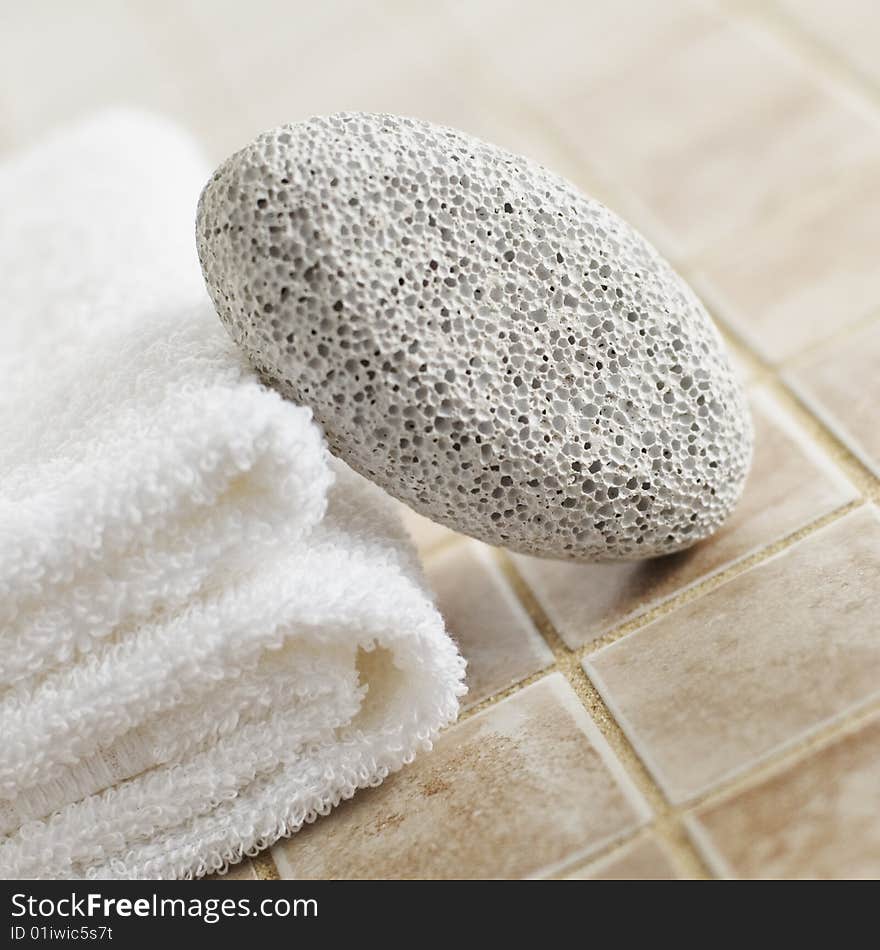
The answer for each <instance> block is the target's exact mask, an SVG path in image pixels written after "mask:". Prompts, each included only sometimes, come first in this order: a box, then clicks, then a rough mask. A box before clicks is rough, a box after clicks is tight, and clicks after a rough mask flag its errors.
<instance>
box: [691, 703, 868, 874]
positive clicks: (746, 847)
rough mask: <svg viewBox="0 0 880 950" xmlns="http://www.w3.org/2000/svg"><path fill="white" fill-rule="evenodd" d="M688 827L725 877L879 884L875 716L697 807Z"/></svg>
mask: <svg viewBox="0 0 880 950" xmlns="http://www.w3.org/2000/svg"><path fill="white" fill-rule="evenodd" d="M692 828H693V831H694V838H695V840H696V841H697V842H698V843H699V844H701V845H702V846H703V847H704V849H705V852H706V858H707V860H708V861H709V862H710V864H712V865H713V866H714V867H715V869H716V871H717V872H718V873H720V874H722V875H725V876H730V877H744V878H785V879H791V878H795V879H797V878H823V879H827V878H844V879H852V878H861V879H867V880H876V879H877V878H880V718H874V719H873V720H872V721H870V722H869V723H868V724H867V725H865V726H863V727H862V728H861V729H860V730H859V731H858V732H855V733H853V734H850V735H848V736H846V737H845V738H843V739H840V740H838V741H836V742H834V743H833V744H832V745H829V746H827V747H826V748H824V749H822V750H821V751H819V752H817V753H815V754H813V755H812V756H811V757H809V758H808V759H806V760H803V761H800V762H798V763H796V764H795V765H792V766H791V767H789V768H786V769H785V770H784V771H781V772H778V773H776V774H775V775H773V776H772V777H771V778H768V779H767V780H765V781H763V782H761V783H760V784H759V785H756V786H753V787H751V788H749V789H747V790H745V791H741V792H739V793H738V794H736V795H734V796H733V797H731V798H727V799H726V800H724V801H722V802H719V803H717V804H713V805H711V806H709V807H705V808H702V809H700V810H699V811H698V812H697V819H696V821H695V822H694V824H693V826H692Z"/></svg>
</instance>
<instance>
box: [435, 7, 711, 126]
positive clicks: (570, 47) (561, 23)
mask: <svg viewBox="0 0 880 950" xmlns="http://www.w3.org/2000/svg"><path fill="white" fill-rule="evenodd" d="M446 7H447V9H449V10H451V11H452V14H453V16H454V17H455V18H456V21H457V23H458V32H459V35H460V36H462V37H463V38H464V37H468V38H469V40H470V42H471V43H472V44H473V47H474V49H475V51H476V53H477V54H478V55H479V57H480V58H481V60H482V61H483V62H484V64H485V66H486V68H487V69H491V70H492V71H493V72H494V73H495V74H497V75H498V76H499V77H503V81H504V82H505V84H506V88H507V90H508V95H511V96H515V97H516V98H518V99H522V98H525V99H527V100H528V101H530V102H531V103H532V104H533V105H536V106H538V107H540V108H543V109H545V110H546V109H552V106H553V105H558V107H559V108H560V109H565V108H571V107H572V106H576V105H577V104H578V102H579V100H580V99H581V97H583V96H585V95H588V93H589V90H590V88H591V87H592V86H593V85H595V84H596V83H597V82H599V81H600V80H601V79H603V78H604V77H606V76H608V75H609V74H612V75H613V74H616V73H617V72H619V71H620V70H621V69H624V68H626V69H632V68H637V66H638V64H639V63H640V62H641V61H642V60H643V58H645V57H650V56H652V54H653V53H655V52H656V51H657V50H659V49H663V48H665V47H667V46H668V45H669V44H670V43H673V42H674V41H675V40H676V39H677V38H680V37H681V36H682V35H683V34H688V33H691V32H693V31H694V30H697V29H700V28H703V29H704V28H705V22H706V19H707V18H706V17H705V15H703V14H701V12H700V10H699V4H698V3H696V4H695V3H690V2H687V0H664V2H663V3H656V2H655V0H590V2H589V3H572V2H571V0H544V2H542V3H540V4H535V3H529V2H519V3H511V2H510V0H452V2H449V3H447V4H446Z"/></svg>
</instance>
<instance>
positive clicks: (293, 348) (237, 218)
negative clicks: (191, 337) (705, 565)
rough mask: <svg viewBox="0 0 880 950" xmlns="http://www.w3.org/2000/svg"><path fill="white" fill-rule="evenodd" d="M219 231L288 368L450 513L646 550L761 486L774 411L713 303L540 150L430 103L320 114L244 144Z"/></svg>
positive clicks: (216, 211)
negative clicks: (756, 464)
mask: <svg viewBox="0 0 880 950" xmlns="http://www.w3.org/2000/svg"><path fill="white" fill-rule="evenodd" d="M197 239H198V250H199V256H200V259H201V263H202V270H203V272H204V276H205V281H206V283H207V286H208V290H209V292H210V294H211V297H212V299H213V301H214V305H215V306H216V308H217V312H218V313H219V315H220V318H221V319H222V321H223V323H224V324H225V326H226V329H227V330H228V332H229V333H230V334H231V335H232V337H233V339H234V340H235V341H236V342H237V343H238V344H239V345H240V346H241V347H242V348H243V349H244V351H245V352H246V353H247V354H248V356H249V357H250V359H251V360H252V362H253V363H254V365H255V366H256V367H257V369H258V370H259V371H260V373H261V374H262V376H263V378H264V379H265V380H266V382H267V383H269V384H270V385H272V386H275V387H276V388H277V389H279V390H280V391H281V392H282V393H283V394H284V395H285V396H287V397H288V398H290V399H292V400H294V401H296V402H297V403H302V404H305V405H308V406H310V407H311V408H312V411H313V412H314V414H315V417H316V419H317V420H318V422H319V423H320V424H321V425H322V426H323V428H324V431H325V433H326V436H327V439H328V442H329V445H330V448H331V449H332V451H333V452H334V453H336V454H337V455H338V456H340V457H341V458H342V459H344V460H345V461H346V462H348V463H349V465H351V466H352V467H353V468H354V469H356V470H357V471H359V472H361V473H362V474H363V475H365V476H367V477H368V478H370V479H372V480H373V481H375V482H377V483H378V484H379V485H381V486H382V487H383V488H385V489H386V490H387V491H389V492H390V493H391V494H392V495H395V496H396V497H397V498H400V499H402V500H403V501H405V502H406V503H407V504H409V505H410V506H411V507H413V508H415V509H416V510H417V511H419V512H421V513H422V514H424V515H427V516H428V517H429V518H432V519H433V520H435V521H438V522H441V523H443V524H445V525H447V526H449V527H450V528H453V529H455V530H457V531H461V532H464V533H465V534H469V535H472V536H474V537H476V538H480V539H481V540H483V541H486V542H488V543H490V544H498V545H502V546H505V547H507V548H511V549H513V550H515V551H520V552H523V553H526V554H534V555H540V556H545V557H558V558H575V559H581V560H606V559H618V558H620V559H630V558H642V557H649V556H652V555H657V554H666V553H669V552H672V551H678V550H681V549H682V548H686V547H688V546H689V545H691V544H693V543H694V542H696V541H698V540H700V539H701V538H705V537H706V536H707V535H709V534H711V533H712V532H713V531H714V530H715V529H716V528H717V527H718V526H719V525H720V524H721V523H722V522H723V521H724V519H725V518H726V517H727V515H728V514H729V513H730V511H731V509H732V508H733V506H734V505H735V503H736V501H737V499H738V498H739V495H740V493H741V491H742V487H743V482H744V480H745V477H746V473H747V471H748V467H749V462H750V457H751V448H752V432H751V424H750V421H749V416H748V410H747V408H746V404H745V400H744V397H743V392H742V390H741V388H740V385H739V383H738V382H737V379H736V377H735V375H734V372H733V370H732V368H731V365H730V362H729V360H728V357H727V354H726V352H725V349H724V345H723V342H722V340H721V338H720V336H719V334H718V332H717V330H716V329H715V327H714V325H713V324H712V322H711V320H710V319H709V317H708V315H707V314H706V311H705V310H704V308H703V306H702V305H701V303H700V302H699V300H698V299H697V298H696V296H695V295H694V293H693V292H692V291H691V290H690V288H689V287H688V286H687V285H686V284H685V283H684V282H683V281H682V280H681V278H680V277H679V276H678V275H677V274H676V273H675V271H673V269H672V268H671V267H670V265H669V264H667V263H666V261H664V260H663V259H662V258H661V257H660V256H659V255H658V253H657V252H656V251H655V250H654V249H653V248H652V247H651V246H650V245H649V244H648V243H647V242H646V241H645V240H644V238H642V237H641V236H640V235H639V234H638V233H637V232H636V231H634V230H633V229H632V228H631V227H630V226H629V225H628V224H626V223H625V222H624V221H622V220H621V219H620V218H618V217H617V216H616V215H614V214H613V213H612V212H610V211H609V210H608V209H607V208H605V207H604V206H603V205H601V204H599V203H598V202H596V201H593V200H592V199H590V198H587V197H585V196H584V195H582V194H580V193H579V192H578V191H577V189H576V188H575V187H574V186H573V185H571V184H570V183H568V182H567V181H565V180H564V179H562V178H559V177H558V176H556V175H554V174H552V173H551V172H549V171H547V170H546V169H544V168H542V167H541V166H539V165H536V164H534V163H533V162H531V161H529V160H528V159H525V158H521V157H520V156H518V155H513V154H510V153H509V152H506V151H503V150H502V149H500V148H496V147H494V146H492V145H488V144H486V143H484V142H481V141H478V140H476V139H474V138H471V137H470V136H468V135H465V134H463V133H461V132H456V131H454V130H452V129H447V128H440V127H438V126H434V125H431V124H429V123H427V122H422V121H418V120H415V119H407V118H400V117H397V116H391V115H364V114H339V115H331V116H327V117H322V118H313V119H309V120H307V121H303V122H299V123H296V124H294V125H287V126H283V127H281V128H278V129H274V130H273V131H270V132H266V133H264V134H263V135H260V136H259V137H258V138H257V139H256V140H255V141H254V142H252V143H251V144H250V145H248V146H247V147H246V148H244V149H242V150H241V151H240V152H238V153H237V154H235V155H233V156H232V157H231V158H229V159H228V160H227V161H226V162H225V163H224V164H223V165H221V167H220V168H219V169H218V170H217V171H216V172H215V174H214V176H213V177H212V178H211V180H210V182H209V183H208V184H207V186H206V187H205V189H204V191H203V193H202V196H201V200H200V202H199V210H198V221H197Z"/></svg>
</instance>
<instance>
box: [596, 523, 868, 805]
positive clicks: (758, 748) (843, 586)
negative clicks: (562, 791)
mask: <svg viewBox="0 0 880 950" xmlns="http://www.w3.org/2000/svg"><path fill="white" fill-rule="evenodd" d="M878 614H880V517H878V513H877V510H876V509H875V508H873V507H862V508H860V509H857V510H856V511H854V512H852V513H850V514H849V515H847V516H845V517H844V518H842V519H840V520H839V521H836V522H834V523H833V524H831V525H829V526H828V527H825V528H823V529H821V530H820V531H818V532H816V533H815V534H813V535H812V536H811V537H809V538H807V539H806V540H804V541H801V542H799V543H798V544H796V545H794V546H793V547H791V548H790V549H788V551H786V552H785V553H784V554H782V555H780V556H778V557H776V558H774V559H773V560H771V561H768V562H766V563H764V564H762V565H760V566H758V567H754V568H752V569H751V570H749V571H747V572H746V573H744V574H742V575H740V576H739V577H736V578H734V579H733V580H731V581H728V582H727V583H726V584H723V585H722V586H721V587H719V588H718V589H716V590H714V591H712V592H711V593H708V594H706V595H705V596H703V597H700V598H698V599H697V600H695V601H693V602H692V603H690V604H688V605H686V606H684V607H682V608H681V609H679V610H676V611H673V613H671V614H670V615H668V616H667V617H664V618H663V619H661V620H658V621H656V622H655V623H652V624H650V625H649V626H647V627H644V628H642V629H641V630H639V631H637V632H635V633H633V634H630V635H629V636H627V637H624V638H623V639H622V640H619V641H617V642H616V643H613V644H611V646H609V647H606V648H604V649H602V650H600V651H599V652H597V653H595V654H594V655H593V656H592V657H589V658H588V659H587V660H586V661H585V664H584V666H585V668H586V670H587V674H588V675H589V676H590V678H591V679H592V680H593V682H594V683H595V684H596V685H597V687H598V688H599V690H600V692H601V693H602V696H603V698H604V699H605V701H606V702H607V703H608V704H609V706H610V708H611V709H612V711H613V712H614V714H615V716H616V718H617V719H618V722H620V724H621V725H622V726H623V728H624V730H625V731H626V733H627V734H628V735H629V737H630V739H631V740H632V741H633V743H634V744H635V746H636V748H637V750H638V751H639V753H640V754H641V756H642V757H643V759H644V760H645V762H646V763H647V764H648V766H649V768H650V769H651V770H652V772H653V773H654V775H655V777H656V778H657V780H658V782H659V783H660V785H661V786H662V787H663V789H664V790H665V791H666V793H667V795H668V796H669V797H670V798H671V799H672V800H673V801H676V802H681V801H684V800H686V799H688V798H690V797H692V796H694V795H697V794H698V793H700V792H702V791H703V790H705V789H707V788H709V787H711V786H713V785H715V784H717V783H718V782H720V781H721V780H723V779H725V778H728V777H730V776H732V775H735V774H737V773H740V772H742V771H743V770H745V769H747V768H748V767H749V766H751V765H753V764H755V763H756V762H757V761H759V760H760V759H761V758H763V757H764V756H766V755H768V754H769V753H770V752H772V751H774V750H777V749H779V748H781V747H784V746H786V745H787V744H789V743H791V742H793V741H795V740H796V739H798V738H800V737H802V736H804V735H806V734H808V733H810V732H811V731H813V730H815V729H816V728H817V727H818V726H820V725H822V724H823V723H827V722H828V721H829V720H831V719H833V718H835V717H836V716H839V715H841V714H843V713H845V712H847V711H848V710H852V709H854V708H857V707H858V706H859V705H860V704H862V703H864V702H866V701H868V700H869V699H871V698H872V697H873V696H877V695H880V637H878V629H880V628H878V620H877V617H878Z"/></svg>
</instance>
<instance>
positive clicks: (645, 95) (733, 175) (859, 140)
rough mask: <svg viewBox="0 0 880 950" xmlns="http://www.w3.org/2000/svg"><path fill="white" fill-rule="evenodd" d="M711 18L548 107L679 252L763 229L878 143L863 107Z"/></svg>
mask: <svg viewBox="0 0 880 950" xmlns="http://www.w3.org/2000/svg"><path fill="white" fill-rule="evenodd" d="M704 19H705V21H706V22H705V25H704V26H703V27H702V28H700V29H692V30H686V31H683V32H682V33H681V35H680V36H674V37H673V38H671V39H670V40H669V41H668V42H666V43H664V44H662V45H657V46H655V47H652V48H651V49H650V50H649V51H646V52H645V53H644V54H643V55H642V56H641V57H640V58H639V59H638V61H637V62H635V63H633V62H628V61H626V60H623V61H621V63H620V64H619V68H618V70H617V72H616V73H615V74H614V75H609V76H608V77H606V78H605V79H603V80H602V81H601V82H599V83H596V84H592V85H591V86H590V87H589V88H588V89H587V90H585V91H583V92H582V94H581V95H580V96H579V97H578V98H577V101H575V93H574V92H572V94H571V97H570V100H569V101H565V100H563V101H561V102H558V103H557V102H550V103H548V108H551V109H556V112H555V113H554V115H556V117H557V119H558V121H559V123H560V125H561V126H563V127H564V128H565V129H566V131H567V132H568V133H569V134H570V135H571V137H572V138H573V139H574V140H575V141H576V142H579V143H580V146H581V148H582V150H583V152H584V154H585V155H588V156H589V157H590V159H591V160H592V161H593V162H595V164H596V165H597V167H598V168H599V169H600V170H601V171H603V172H605V173H606V174H607V175H608V176H609V177H610V178H612V180H614V181H616V182H617V183H618V184H619V185H620V186H621V187H626V188H627V189H629V190H630V191H631V193H632V204H633V207H632V209H625V210H628V211H629V213H630V214H632V215H634V217H635V221H634V223H635V224H636V226H639V227H641V226H644V227H646V228H647V229H648V230H649V231H650V232H651V234H652V235H658V236H659V238H660V240H661V244H662V245H663V247H664V249H665V250H666V251H667V253H670V254H672V256H673V257H676V258H689V257H691V256H693V255H694V254H696V253H699V252H700V251H702V250H704V249H706V248H707V247H708V246H710V245H711V244H712V243H713V242H714V241H717V240H719V239H720V238H721V237H723V236H724V235H727V234H730V233H732V232H733V231H734V230H735V229H737V228H746V227H750V226H751V227H752V228H757V227H758V226H759V225H760V226H763V222H764V221H765V220H766V219H767V218H768V216H770V217H772V216H773V215H774V214H776V213H777V212H778V210H779V209H781V208H788V207H790V206H792V205H794V204H796V203H798V202H800V201H801V200H802V199H803V197H804V195H805V194H809V193H810V192H811V191H812V190H814V189H815V188H817V187H820V186H822V185H823V184H824V183H825V182H827V181H828V180H829V179H831V178H833V177H835V176H843V175H845V174H848V170H849V169H850V168H851V167H852V166H853V165H854V164H855V163H857V162H858V161H859V160H861V159H862V158H863V157H864V156H865V155H866V154H875V153H876V149H877V147H878V141H880V129H878V126H877V124H876V122H875V121H874V120H873V118H872V117H871V116H869V115H867V114H866V112H865V111H864V110H863V108H862V106H861V103H856V102H854V101H853V99H852V98H850V97H848V96H845V95H843V94H842V93H840V92H838V90H837V89H836V87H832V86H830V85H827V86H826V85H825V84H823V83H822V82H821V81H820V80H818V79H817V78H816V74H815V71H814V70H812V69H810V68H809V67H808V65H807V64H806V63H804V62H803V61H802V60H801V59H800V58H798V57H797V56H796V55H795V54H794V53H793V52H792V51H791V50H789V49H788V47H787V46H785V45H782V44H781V43H777V42H776V41H775V40H774V39H773V38H772V37H771V36H770V35H769V34H768V33H764V32H763V31H759V30H758V29H756V28H751V27H750V26H748V25H746V24H737V23H735V22H733V21H732V20H731V19H726V18H723V17H721V16H718V17H715V18H709V17H708V16H706V17H705V18H704ZM731 77H736V78H735V81H732V79H731ZM749 233H752V232H751V231H750V232H749Z"/></svg>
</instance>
